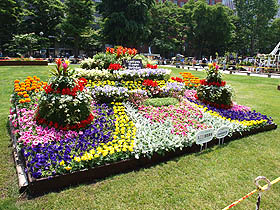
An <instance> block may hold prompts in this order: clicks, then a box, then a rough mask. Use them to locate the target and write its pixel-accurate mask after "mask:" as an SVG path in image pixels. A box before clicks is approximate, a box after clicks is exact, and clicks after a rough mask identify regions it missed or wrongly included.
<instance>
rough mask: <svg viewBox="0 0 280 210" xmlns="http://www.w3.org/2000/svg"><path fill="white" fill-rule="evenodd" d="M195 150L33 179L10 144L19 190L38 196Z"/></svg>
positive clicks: (237, 135)
mask: <svg viewBox="0 0 280 210" xmlns="http://www.w3.org/2000/svg"><path fill="white" fill-rule="evenodd" d="M276 128H277V125H276V124H271V125H267V126H264V127H262V128H259V129H252V130H251V131H245V132H242V133H239V132H235V133H233V135H232V136H231V137H228V136H227V137H226V138H225V139H224V142H229V141H232V140H234V139H238V138H241V137H244V136H248V135H251V134H255V133H259V132H263V131H268V130H273V129H276ZM10 129H11V130H10V131H11V132H10V134H11V138H12V140H13V141H12V143H13V145H15V143H16V138H15V137H14V136H13V127H11V128H10ZM218 143H219V141H218V139H213V140H212V141H210V142H208V147H212V146H214V145H217V144H218ZM199 151H200V145H196V144H193V145H192V146H191V147H185V148H183V149H181V150H180V149H176V150H175V151H169V152H166V153H165V154H164V155H159V154H157V153H156V154H154V155H153V156H152V157H151V158H147V157H140V159H135V158H133V159H128V160H123V161H119V162H115V163H108V164H106V165H102V166H97V167H95V168H90V169H84V170H80V171H76V172H72V173H69V174H64V175H55V176H52V177H48V178H40V179H34V178H32V177H31V174H30V173H29V172H28V171H27V173H25V172H24V170H23V167H22V165H23V164H25V160H24V158H23V156H22V155H21V154H19V152H18V151H17V150H16V147H14V153H15V154H16V155H17V156H18V157H19V160H17V161H15V164H16V168H17V172H18V177H19V187H20V191H23V190H25V189H27V190H28V191H27V192H28V193H29V195H31V196H38V195H41V194H43V193H46V192H50V191H57V190H60V189H63V188H65V187H69V186H73V185H77V184H80V183H85V182H92V181H96V180H98V179H103V178H106V177H108V176H111V175H114V174H119V173H124V172H128V171H132V170H137V169H139V168H142V167H148V166H152V165H154V164H157V163H160V162H164V161H168V160H170V159H172V158H175V157H178V156H181V155H184V154H189V153H194V152H199ZM18 169H20V170H18ZM22 173H24V174H22ZM24 178H25V180H24ZM27 182H28V183H27ZM22 183H24V184H22Z"/></svg>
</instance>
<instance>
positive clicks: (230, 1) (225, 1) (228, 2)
mask: <svg viewBox="0 0 280 210" xmlns="http://www.w3.org/2000/svg"><path fill="white" fill-rule="evenodd" d="M222 4H223V5H225V6H228V7H229V8H231V9H234V3H233V0H223V1H222Z"/></svg>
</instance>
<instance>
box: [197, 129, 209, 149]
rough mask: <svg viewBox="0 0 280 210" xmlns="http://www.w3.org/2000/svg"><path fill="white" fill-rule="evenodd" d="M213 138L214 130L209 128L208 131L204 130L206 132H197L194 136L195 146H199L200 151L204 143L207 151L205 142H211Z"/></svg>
mask: <svg viewBox="0 0 280 210" xmlns="http://www.w3.org/2000/svg"><path fill="white" fill-rule="evenodd" d="M213 137H214V129H213V128H209V129H206V130H202V131H199V132H198V133H197V134H196V137H195V139H196V144H200V145H201V148H200V151H201V150H202V148H203V144H204V143H205V149H207V142H209V141H211V140H212V139H213Z"/></svg>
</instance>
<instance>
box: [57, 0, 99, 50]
mask: <svg viewBox="0 0 280 210" xmlns="http://www.w3.org/2000/svg"><path fill="white" fill-rule="evenodd" d="M93 21H94V4H93V1H92V0H65V17H64V19H63V21H62V24H61V29H62V30H63V31H64V32H65V34H66V36H68V37H72V38H73V39H74V49H75V53H74V54H75V56H78V55H79V46H80V41H81V35H82V34H83V33H84V32H85V31H86V30H89V29H90V28H91V25H92V23H93Z"/></svg>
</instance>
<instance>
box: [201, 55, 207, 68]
mask: <svg viewBox="0 0 280 210" xmlns="http://www.w3.org/2000/svg"><path fill="white" fill-rule="evenodd" d="M206 64H207V59H206V58H205V57H203V58H202V64H201V66H202V67H203V68H204V67H205V66H206Z"/></svg>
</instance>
